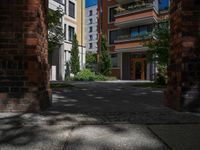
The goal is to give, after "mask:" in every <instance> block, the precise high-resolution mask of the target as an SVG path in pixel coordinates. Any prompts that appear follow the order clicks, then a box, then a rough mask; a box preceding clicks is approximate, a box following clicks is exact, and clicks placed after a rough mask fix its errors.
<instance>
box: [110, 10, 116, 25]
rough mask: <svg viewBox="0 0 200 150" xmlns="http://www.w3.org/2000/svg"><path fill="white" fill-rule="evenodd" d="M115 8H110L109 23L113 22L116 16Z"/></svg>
mask: <svg viewBox="0 0 200 150" xmlns="http://www.w3.org/2000/svg"><path fill="white" fill-rule="evenodd" d="M116 13H117V11H116V7H113V8H110V9H109V21H110V22H113V21H114V20H115V15H116Z"/></svg>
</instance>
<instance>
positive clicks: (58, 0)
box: [54, 0, 63, 4]
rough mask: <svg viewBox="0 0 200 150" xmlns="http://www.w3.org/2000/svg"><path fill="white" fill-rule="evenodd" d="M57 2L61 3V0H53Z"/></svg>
mask: <svg viewBox="0 0 200 150" xmlns="http://www.w3.org/2000/svg"><path fill="white" fill-rule="evenodd" d="M54 1H55V2H57V3H60V4H63V0H54Z"/></svg>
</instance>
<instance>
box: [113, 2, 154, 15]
mask: <svg viewBox="0 0 200 150" xmlns="http://www.w3.org/2000/svg"><path fill="white" fill-rule="evenodd" d="M153 7H154V5H153V4H152V3H145V4H141V5H130V6H128V8H123V7H118V8H116V11H117V13H116V15H115V16H116V17H117V16H121V15H124V14H129V13H133V12H137V11H142V10H146V9H150V8H153Z"/></svg>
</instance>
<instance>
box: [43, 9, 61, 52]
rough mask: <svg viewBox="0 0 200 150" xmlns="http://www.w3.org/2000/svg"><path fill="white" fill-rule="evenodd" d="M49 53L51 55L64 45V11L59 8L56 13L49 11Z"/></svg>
mask: <svg viewBox="0 0 200 150" xmlns="http://www.w3.org/2000/svg"><path fill="white" fill-rule="evenodd" d="M47 16H48V51H49V53H50V54H51V53H52V52H53V51H54V50H55V49H56V48H57V47H59V46H60V45H62V44H63V40H64V34H63V29H62V23H61V21H60V20H61V18H62V16H63V10H62V9H61V8H60V7H58V9H57V10H56V11H54V10H51V9H49V10H48V15H47Z"/></svg>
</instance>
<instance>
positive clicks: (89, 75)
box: [74, 69, 95, 81]
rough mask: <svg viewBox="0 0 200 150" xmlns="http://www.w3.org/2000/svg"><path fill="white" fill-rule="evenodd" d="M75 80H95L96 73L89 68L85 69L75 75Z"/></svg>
mask: <svg viewBox="0 0 200 150" xmlns="http://www.w3.org/2000/svg"><path fill="white" fill-rule="evenodd" d="M74 80H76V81H94V80H95V73H94V72H92V71H90V70H89V69H84V70H82V71H81V72H79V73H78V74H77V75H75V76H74Z"/></svg>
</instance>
